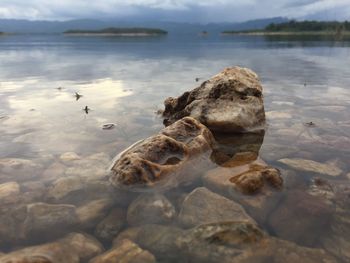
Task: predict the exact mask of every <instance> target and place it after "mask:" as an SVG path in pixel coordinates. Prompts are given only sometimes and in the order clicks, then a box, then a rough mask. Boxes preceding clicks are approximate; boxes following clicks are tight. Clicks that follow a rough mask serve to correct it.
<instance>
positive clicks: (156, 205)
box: [127, 194, 176, 226]
mask: <svg viewBox="0 0 350 263" xmlns="http://www.w3.org/2000/svg"><path fill="white" fill-rule="evenodd" d="M175 215H176V212H175V208H174V206H173V205H172V204H171V203H170V201H169V200H168V199H167V198H166V197H165V196H163V195H161V194H142V195H140V196H139V197H138V198H136V199H135V200H134V201H133V202H132V203H131V204H130V206H129V208H128V213H127V221H128V224H129V225H130V226H137V225H144V224H162V223H169V222H171V221H172V220H173V219H174V217H175Z"/></svg>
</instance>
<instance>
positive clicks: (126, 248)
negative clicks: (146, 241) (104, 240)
mask: <svg viewBox="0 0 350 263" xmlns="http://www.w3.org/2000/svg"><path fill="white" fill-rule="evenodd" d="M155 262H156V259H155V257H154V256H153V255H152V254H151V253H150V252H148V251H147V250H143V249H141V248H140V247H139V246H138V245H136V244H135V243H134V242H132V241H130V240H128V239H124V240H121V241H120V242H119V244H118V245H117V246H115V247H113V248H112V249H110V250H109V251H107V252H105V253H103V254H101V255H99V256H97V257H95V258H93V259H92V260H90V263H155Z"/></svg>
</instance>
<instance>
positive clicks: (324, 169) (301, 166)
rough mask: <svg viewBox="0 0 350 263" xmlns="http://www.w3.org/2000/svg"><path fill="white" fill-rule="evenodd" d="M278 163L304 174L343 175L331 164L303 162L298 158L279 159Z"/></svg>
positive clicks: (311, 161) (303, 160)
mask: <svg viewBox="0 0 350 263" xmlns="http://www.w3.org/2000/svg"><path fill="white" fill-rule="evenodd" d="M278 161H279V162H280V163H283V164H285V165H287V166H290V167H292V168H294V169H296V170H301V171H305V172H313V173H319V174H325V175H329V176H339V175H341V174H342V173H343V171H342V170H341V169H340V168H339V167H337V166H336V165H335V164H332V163H319V162H316V161H313V160H305V159H298V158H293V159H280V160H278Z"/></svg>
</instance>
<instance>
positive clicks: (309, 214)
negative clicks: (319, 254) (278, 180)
mask: <svg viewBox="0 0 350 263" xmlns="http://www.w3.org/2000/svg"><path fill="white" fill-rule="evenodd" d="M334 212H335V209H334V207H332V206H331V205H329V204H328V203H327V202H325V201H324V200H323V199H322V198H320V197H317V196H313V195H310V194H308V193H305V192H303V191H299V190H294V191H290V192H288V194H287V196H285V197H284V198H283V199H282V201H281V202H280V203H279V206H278V207H277V208H276V209H275V210H274V211H273V212H272V213H271V214H270V216H269V220H268V221H269V226H270V228H271V229H272V230H273V231H274V233H275V234H276V235H277V236H278V237H280V238H283V239H286V240H290V241H293V242H296V243H297V244H300V245H305V246H314V245H316V242H318V241H319V239H320V236H322V234H324V233H325V232H326V231H327V229H328V228H329V224H330V222H331V218H332V215H333V213H334Z"/></svg>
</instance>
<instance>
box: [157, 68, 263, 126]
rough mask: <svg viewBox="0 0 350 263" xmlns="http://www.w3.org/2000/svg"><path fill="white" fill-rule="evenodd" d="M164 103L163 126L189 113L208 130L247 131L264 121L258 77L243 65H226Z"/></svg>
mask: <svg viewBox="0 0 350 263" xmlns="http://www.w3.org/2000/svg"><path fill="white" fill-rule="evenodd" d="M164 104H165V110H164V112H163V117H164V124H165V125H169V124H172V123H174V122H175V121H176V120H179V119H181V118H183V117H185V116H191V117H193V118H195V119H197V120H199V121H200V122H201V123H203V124H204V125H206V126H207V127H208V128H209V129H210V130H215V131H220V132H247V131H256V130H262V129H263V126H264V123H265V111H264V103H263V95H262V87H261V84H260V81H259V78H258V76H257V75H256V74H255V73H254V72H253V71H251V70H250V69H247V68H240V67H233V68H226V69H225V70H224V71H222V72H221V73H219V74H218V75H216V76H214V77H212V78H211V79H209V80H207V81H205V82H203V83H202V85H201V86H199V87H197V88H195V89H194V90H192V91H188V92H185V93H184V94H182V95H181V96H180V97H178V98H171V97H170V98H168V99H166V100H165V102H164Z"/></svg>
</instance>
